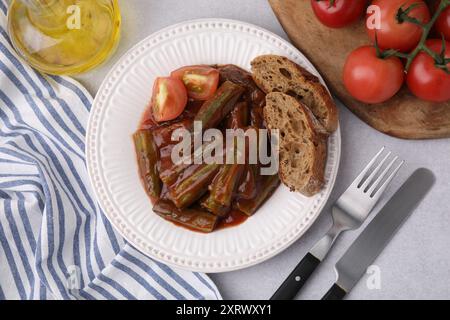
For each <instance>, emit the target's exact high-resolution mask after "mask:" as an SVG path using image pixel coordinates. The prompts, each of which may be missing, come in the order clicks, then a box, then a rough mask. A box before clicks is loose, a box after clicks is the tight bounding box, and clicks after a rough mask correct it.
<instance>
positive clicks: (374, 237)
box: [322, 168, 436, 300]
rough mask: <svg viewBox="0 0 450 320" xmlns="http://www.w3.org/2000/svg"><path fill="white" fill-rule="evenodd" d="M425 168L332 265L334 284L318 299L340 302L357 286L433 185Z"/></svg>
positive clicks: (411, 178)
mask: <svg viewBox="0 0 450 320" xmlns="http://www.w3.org/2000/svg"><path fill="white" fill-rule="evenodd" d="M435 180H436V178H435V176H434V175H433V173H432V172H431V171H430V170H428V169H424V168H422V169H418V170H416V171H415V172H414V173H413V174H412V175H411V177H410V178H409V179H408V180H407V181H406V182H405V183H404V184H403V185H402V186H401V187H400V189H399V190H398V191H397V192H396V193H395V194H394V196H393V197H392V198H391V199H390V200H389V201H388V202H387V204H386V205H385V206H384V207H383V208H382V209H381V211H380V212H379V213H378V214H377V216H376V217H375V218H374V219H373V220H372V221H371V222H370V223H369V225H368V226H367V227H366V228H365V229H364V231H363V232H362V233H361V234H360V235H359V236H358V238H357V239H356V240H355V242H353V244H352V245H351V246H350V248H349V249H348V250H347V252H346V253H345V254H344V255H343V256H342V258H341V259H340V260H339V261H338V263H337V264H336V266H335V269H336V272H337V275H338V276H337V281H336V283H335V284H334V285H333V286H332V287H331V289H330V290H329V291H328V293H327V294H326V295H325V296H324V297H323V298H322V300H340V299H343V298H344V297H345V296H346V295H347V293H349V292H350V290H351V289H352V288H353V287H354V286H355V285H356V284H357V283H358V281H359V280H360V279H361V277H362V276H363V275H364V274H365V272H366V270H367V268H368V267H369V266H370V265H371V264H372V263H373V262H374V261H375V259H376V258H377V257H378V255H379V254H380V253H381V252H382V251H383V249H384V248H385V247H386V245H387V244H388V243H389V241H390V240H391V238H392V237H393V236H394V234H395V233H396V232H397V230H398V229H399V228H400V226H401V225H402V224H403V222H404V221H406V220H407V219H408V217H409V216H410V215H411V213H412V212H413V211H414V210H415V209H416V208H417V206H418V205H419V203H420V202H421V201H422V200H423V199H424V198H425V196H426V194H427V193H428V192H429V191H430V189H431V188H432V186H433V185H434V183H435Z"/></svg>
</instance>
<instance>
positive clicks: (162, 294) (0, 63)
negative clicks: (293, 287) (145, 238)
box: [0, 0, 220, 300]
mask: <svg viewBox="0 0 450 320" xmlns="http://www.w3.org/2000/svg"><path fill="white" fill-rule="evenodd" d="M6 11H7V6H6V2H5V0H0V300H3V299H220V294H219V292H218V291H217V289H216V287H215V285H214V284H213V283H212V282H211V280H210V279H209V278H208V277H207V276H206V275H204V274H199V273H193V272H187V271H180V270H174V269H172V268H170V267H168V266H166V265H163V264H161V263H159V262H156V261H153V260H151V259H150V258H148V257H146V256H144V255H143V254H141V253H140V252H139V251H137V250H136V249H134V248H133V247H132V246H130V245H129V244H127V243H126V242H125V241H124V240H123V239H122V238H121V237H120V236H119V235H118V234H117V233H116V232H115V231H114V230H113V229H112V227H111V225H110V224H109V222H108V221H107V220H106V218H105V216H104V215H103V213H102V212H101V210H100V209H99V207H98V204H97V203H96V200H95V199H94V198H93V197H92V190H91V186H90V185H89V184H88V183H87V181H88V179H87V170H86V166H85V160H84V136H85V133H86V132H85V126H86V122H87V119H88V114H89V109H90V107H91V102H92V98H91V97H90V96H89V94H88V93H87V92H86V91H85V90H84V89H83V88H82V87H81V86H80V85H78V84H77V83H75V82H74V81H73V80H71V79H69V78H64V77H49V76H42V75H41V74H39V73H37V72H36V71H34V70H33V69H31V68H30V67H28V66H27V65H26V64H24V63H23V62H22V61H21V60H20V59H19V58H18V57H17V55H16V53H15V52H14V50H13V49H12V47H11V44H10V42H9V38H8V35H7V33H6V31H5V30H6V28H5V27H6Z"/></svg>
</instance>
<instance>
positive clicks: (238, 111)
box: [227, 102, 249, 129]
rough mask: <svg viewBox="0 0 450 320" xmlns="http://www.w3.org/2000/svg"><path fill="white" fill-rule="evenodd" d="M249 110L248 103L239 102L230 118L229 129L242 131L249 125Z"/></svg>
mask: <svg viewBox="0 0 450 320" xmlns="http://www.w3.org/2000/svg"><path fill="white" fill-rule="evenodd" d="M248 118H249V108H248V103H247V102H238V103H237V104H236V106H235V107H234V109H233V110H232V111H231V113H230V116H229V118H228V123H227V128H229V129H242V128H245V127H246V126H247V125H248V123H249V120H248Z"/></svg>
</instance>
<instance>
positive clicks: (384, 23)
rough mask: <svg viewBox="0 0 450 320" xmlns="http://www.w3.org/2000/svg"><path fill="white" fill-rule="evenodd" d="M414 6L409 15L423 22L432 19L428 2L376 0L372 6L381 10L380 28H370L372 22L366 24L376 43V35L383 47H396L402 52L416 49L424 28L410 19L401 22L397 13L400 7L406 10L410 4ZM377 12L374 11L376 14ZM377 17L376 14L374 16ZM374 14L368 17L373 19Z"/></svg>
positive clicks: (420, 0) (418, 0)
mask: <svg viewBox="0 0 450 320" xmlns="http://www.w3.org/2000/svg"><path fill="white" fill-rule="evenodd" d="M412 5H414V6H416V7H415V8H413V9H412V10H411V11H410V12H409V14H408V16H410V17H413V18H416V19H417V20H419V21H421V22H422V23H427V22H429V21H430V10H429V9H428V6H427V4H426V3H425V2H424V1H422V0H374V1H372V6H376V7H378V8H379V10H380V12H379V13H380V23H381V24H380V26H379V29H376V28H369V27H368V26H369V25H371V24H366V30H367V33H368V35H369V37H370V39H371V40H372V43H375V36H376V39H377V42H378V46H379V47H380V48H382V49H396V50H399V51H401V52H408V51H411V50H412V49H414V48H415V47H416V46H417V44H418V43H419V41H420V38H421V36H422V33H423V29H422V28H421V27H420V26H418V25H416V24H414V23H411V22H409V21H403V22H401V23H400V22H399V21H398V19H397V13H398V11H399V9H400V8H403V9H404V10H406V9H407V8H409V7H410V6H412ZM376 14H377V13H373V15H376ZM374 17H375V16H374ZM372 18H373V17H372V15H369V16H367V19H370V20H371V19H372Z"/></svg>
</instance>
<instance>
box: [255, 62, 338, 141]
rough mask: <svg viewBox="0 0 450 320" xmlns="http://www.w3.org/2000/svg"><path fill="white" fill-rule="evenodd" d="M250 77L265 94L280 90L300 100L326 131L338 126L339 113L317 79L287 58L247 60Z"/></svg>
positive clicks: (332, 130)
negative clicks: (249, 61)
mask: <svg viewBox="0 0 450 320" xmlns="http://www.w3.org/2000/svg"><path fill="white" fill-rule="evenodd" d="M251 65H252V72H253V79H254V80H255V82H256V84H257V85H258V86H259V87H260V88H261V89H262V90H263V91H265V92H266V93H270V92H283V93H286V94H288V95H290V96H293V97H294V98H296V99H298V100H299V101H301V102H302V103H304V104H305V105H306V106H307V107H308V108H310V109H311V111H312V113H313V114H314V115H315V116H316V118H317V119H318V120H319V121H320V123H321V124H322V125H323V127H324V128H325V129H326V130H327V132H328V133H333V132H334V131H336V129H337V128H338V122H339V113H338V109H337V107H336V104H335V103H334V101H333V99H332V98H331V96H330V94H329V92H328V90H327V89H326V88H325V87H324V86H323V85H322V84H321V83H320V80H319V79H318V78H317V77H316V76H314V75H312V74H311V73H309V72H308V71H306V70H305V69H304V68H302V67H300V66H299V65H297V64H296V63H294V62H292V61H290V60H289V59H287V58H285V57H281V56H276V55H263V56H259V57H257V58H256V59H254V60H253V61H252V62H251Z"/></svg>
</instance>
